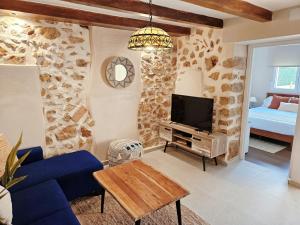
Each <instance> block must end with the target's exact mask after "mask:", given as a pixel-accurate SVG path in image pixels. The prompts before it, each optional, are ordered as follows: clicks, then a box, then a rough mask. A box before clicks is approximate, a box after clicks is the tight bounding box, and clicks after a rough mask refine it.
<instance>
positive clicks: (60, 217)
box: [30, 208, 80, 225]
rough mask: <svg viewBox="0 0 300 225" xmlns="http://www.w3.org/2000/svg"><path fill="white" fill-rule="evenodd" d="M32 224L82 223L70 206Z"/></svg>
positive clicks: (59, 224)
mask: <svg viewBox="0 0 300 225" xmlns="http://www.w3.org/2000/svg"><path fill="white" fill-rule="evenodd" d="M30 225H80V223H79V222H78V220H77V218H76V216H75V215H74V214H73V212H72V210H71V209H70V208H68V209H63V210H60V211H58V212H55V213H54V214H51V215H49V216H47V217H44V218H43V219H40V220H38V221H36V222H34V223H32V224H30Z"/></svg>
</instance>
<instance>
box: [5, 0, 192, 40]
mask: <svg viewBox="0 0 300 225" xmlns="http://www.w3.org/2000/svg"><path fill="white" fill-rule="evenodd" d="M0 9H2V10H10V11H16V12H22V13H26V14H27V15H26V16H27V17H28V14H30V16H29V17H35V18H39V19H49V18H52V19H53V18H54V19H56V20H60V21H65V22H72V23H79V24H82V25H88V26H101V27H111V28H119V29H126V30H135V29H139V28H142V27H145V26H147V24H148V21H145V20H137V19H130V18H124V17H118V16H110V15H106V14H100V13H94V12H88V11H84V10H78V9H71V8H65V7H60V6H54V5H47V4H41V3H34V2H25V1H20V0H1V1H0ZM153 25H154V26H157V27H159V28H162V29H164V30H165V31H166V32H168V33H170V34H172V35H173V36H184V35H190V33H191V29H190V28H187V27H182V26H175V25H170V24H163V23H153Z"/></svg>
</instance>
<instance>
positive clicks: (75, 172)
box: [11, 151, 103, 201]
mask: <svg viewBox="0 0 300 225" xmlns="http://www.w3.org/2000/svg"><path fill="white" fill-rule="evenodd" d="M101 169H103V165H102V163H101V162H100V161H98V160H97V159H96V158H95V157H94V156H93V155H92V154H90V153H89V152H87V151H78V152H73V153H69V154H65V155H61V156H56V157H52V158H49V159H44V160H40V161H37V162H34V163H30V164H27V165H24V166H21V167H20V168H18V170H17V172H16V173H15V177H19V176H24V175H27V176H28V177H27V178H26V179H25V180H24V181H22V182H20V183H18V184H17V185H15V186H14V187H12V189H11V191H12V192H14V191H17V190H21V189H24V188H27V187H30V186H33V185H36V184H39V183H41V182H44V181H47V180H50V179H56V181H57V182H58V183H59V185H60V186H61V188H62V190H63V191H64V193H65V195H66V197H67V199H68V200H69V201H71V200H74V199H75V198H78V197H82V196H86V195H99V194H101V193H102V191H103V189H102V187H101V186H100V185H99V184H98V183H97V182H96V181H95V179H94V177H93V172H94V171H97V170H101Z"/></svg>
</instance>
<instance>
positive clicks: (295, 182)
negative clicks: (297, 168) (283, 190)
mask: <svg viewBox="0 0 300 225" xmlns="http://www.w3.org/2000/svg"><path fill="white" fill-rule="evenodd" d="M288 184H289V185H291V186H293V187H296V188H300V183H299V182H297V181H294V180H291V179H290V178H289V179H288Z"/></svg>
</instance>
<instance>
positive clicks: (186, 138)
mask: <svg viewBox="0 0 300 225" xmlns="http://www.w3.org/2000/svg"><path fill="white" fill-rule="evenodd" d="M159 136H160V138H162V139H163V140H165V141H166V145H165V149H164V152H166V149H167V147H168V144H174V145H175V146H176V147H179V148H181V149H183V150H185V151H188V152H191V153H193V154H196V155H199V156H202V164H203V170H204V171H205V159H206V158H210V159H214V160H215V164H216V165H218V162H217V156H219V155H223V154H225V153H226V144H227V138H226V135H225V134H222V133H217V132H216V133H212V134H208V133H205V132H199V131H196V129H195V128H193V127H190V126H185V125H181V124H177V123H173V122H167V121H166V122H161V123H160V128H159Z"/></svg>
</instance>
